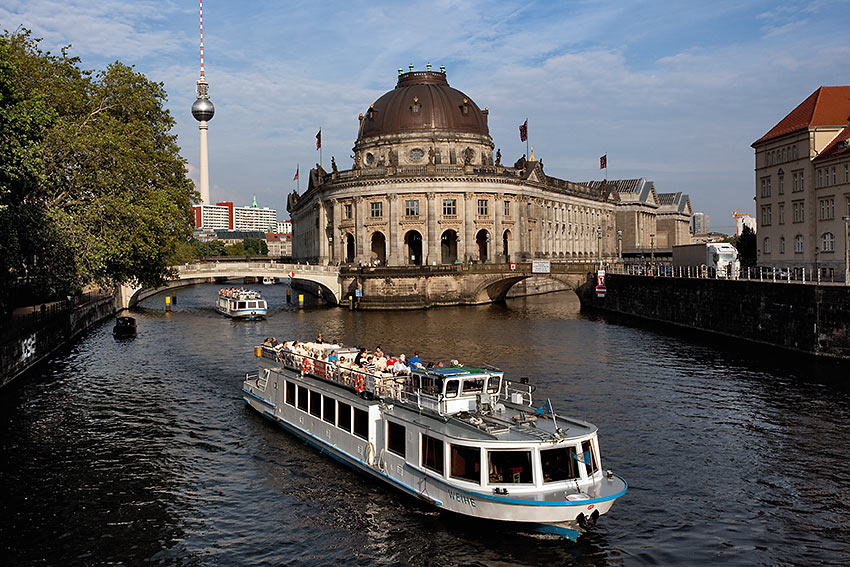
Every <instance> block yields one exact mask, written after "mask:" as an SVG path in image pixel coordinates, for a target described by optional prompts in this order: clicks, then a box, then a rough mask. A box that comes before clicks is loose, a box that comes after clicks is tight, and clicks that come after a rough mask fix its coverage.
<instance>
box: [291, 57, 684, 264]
mask: <svg viewBox="0 0 850 567" xmlns="http://www.w3.org/2000/svg"><path fill="white" fill-rule="evenodd" d="M487 119H488V109H487V108H486V107H485V108H484V109H483V110H482V109H481V108H480V107H479V106H478V105H477V104H476V103H475V102H474V101H473V100H472V99H471V98H470V97H469V96H468V95H466V94H464V93H462V92H461V91H459V90H457V89H454V88H452V87H451V86H449V83H448V81H447V80H446V73H445V71H444V70H443V69H442V68H441V70H440V71H439V72H437V71H431V70H430V66H429V70H428V71H412V70H411V71H410V72H408V73H402V72H401V71H399V77H398V84H397V85H396V87H395V88H394V89H393V90H391V91H389V92H388V93H386V94H384V95H383V96H381V97H380V98H379V99H378V100H376V101H375V102H374V103H373V104H371V105H369V108H368V109H366V111H365V112H364V113H363V114H360V129H359V133H358V135H357V140H356V141H355V142H354V155H353V161H354V163H353V166H352V168H351V169H349V170H339V169H338V168H337V165H336V163H335V160H333V159H332V163H331V167H332V171H330V172H327V171H325V170H324V169H323V168H322V167H321V166H318V165H317V167H316V168H315V169H313V170H311V172H310V179H309V185H308V187H307V190H306V191H305V192H304V193H303V194H301V195H299V194H298V193H297V192H295V191H293V193H292V194H290V195H289V198H288V203H287V209H288V210H289V212H290V215H291V217H292V239H293V255H294V257H295V258H296V259H298V260H302V261H303V260H306V261H309V262H310V263H321V264H328V263H330V264H345V263H355V264H357V263H359V262H362V263H369V262H375V261H377V262H378V263H379V264H380V265H389V266H401V265H422V264H425V265H437V264H454V263H457V262H519V261H526V260H531V259H538V258H541V259H549V260H552V261H556V262H557V261H575V260H580V261H587V260H592V259H595V258H597V257H598V255H599V254H601V255H602V256H603V257H605V258H609V259H613V258H616V257H617V255H618V253H620V252H622V251H627V250H629V249H631V248H637V247H638V246H639V245H640V240H641V239H643V240H646V246H647V249H648V247H649V237H650V235H651V236H652V237H653V240H654V245H655V247H656V248H658V249H660V248H661V247H662V246H661V244H662V243H661V240H660V238H659V239H656V237H660V236H661V235H660V234H658V233H660V232H661V229H662V228H663V227H660V226H658V225H657V224H656V219H657V218H658V213H659V212H661V211H659V209H663V207H665V205H664V204H663V203H662V201H663V200H661V199H659V197H658V195H656V194H655V189H654V186H653V185H652V184H651V182H646V181H645V180H640V181H642V182H643V185H646V186H647V187H649V188H650V189H651V190H647V191H645V195H644V198H643V199H641V200H637V202H636V200H635V199H627V200H626V201H625V202H624V201H623V200H621V199H620V196H619V194H618V191H617V186H618V185H617V183H616V182H588V183H573V182H570V181H564V180H561V179H556V178H553V177H549V176H547V175H546V174H545V173H544V172H543V164H542V162H539V161H533V160H526V159H525V157H524V156H523V157H522V158H520V159H519V160H518V161H517V162H516V163H514V164H512V165H507V166H506V165H504V164H502V163H501V155H500V151H499V150H496V149H494V148H495V146H494V144H493V139H492V138H491V137H490V129H489V126H488V123H487ZM673 195H674V196H675V198H674V199H672V201H675V207H669V206H668V208H671V210H672V209H675V210H673V211H672V212H673V213H674V214H671V215H667V216H665V218H668V217H669V219H671V221H670V222H673V223H674V225H675V226H671V228H672V234H671V236H672V235H678V236H672V237H671V238H670V239H669V240H670V242H669V245H670V246H672V244H678V243H682V242H675V241H676V240H682V239H688V240H689V236H688V235H687V226H688V224H689V222H690V204H689V203H687V195H682V194H681V193H677V194H673ZM666 200H667V201H671V199H666ZM621 203H622V204H623V205H626V204H628V206H627V207H622V210H618V205H619V204H621ZM683 204H686V206H683ZM638 217H640V218H638ZM618 221H619V222H620V224H622V225H623V228H621V230H620V234H619V235H618V232H617V224H618ZM682 223H684V224H682ZM682 227H684V234H683V232H682V231H683V229H682ZM665 232H666V231H665ZM618 238H619V239H620V240H618Z"/></svg>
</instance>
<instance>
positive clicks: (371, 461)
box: [363, 441, 375, 467]
mask: <svg viewBox="0 0 850 567" xmlns="http://www.w3.org/2000/svg"><path fill="white" fill-rule="evenodd" d="M363 457H364V459H365V460H366V464H367V465H369V466H370V467H371V466H374V465H375V446H374V445H372V442H371V441H369V444H368V445H366V454H365V455H364V456H363Z"/></svg>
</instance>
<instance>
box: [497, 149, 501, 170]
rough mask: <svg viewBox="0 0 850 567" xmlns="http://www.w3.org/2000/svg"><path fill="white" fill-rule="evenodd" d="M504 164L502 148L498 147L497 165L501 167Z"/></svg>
mask: <svg viewBox="0 0 850 567" xmlns="http://www.w3.org/2000/svg"><path fill="white" fill-rule="evenodd" d="M501 165H502V148H498V149H497V150H496V167H500V166H501Z"/></svg>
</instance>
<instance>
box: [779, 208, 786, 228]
mask: <svg viewBox="0 0 850 567" xmlns="http://www.w3.org/2000/svg"><path fill="white" fill-rule="evenodd" d="M779 224H785V204H784V203H780V204H779Z"/></svg>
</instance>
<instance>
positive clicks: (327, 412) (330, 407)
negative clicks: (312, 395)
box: [322, 396, 336, 423]
mask: <svg viewBox="0 0 850 567" xmlns="http://www.w3.org/2000/svg"><path fill="white" fill-rule="evenodd" d="M322 419H324V420H325V421H327V422H328V423H334V422H335V421H336V400H335V399H333V398H331V397H330V396H324V397H323V398H322Z"/></svg>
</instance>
